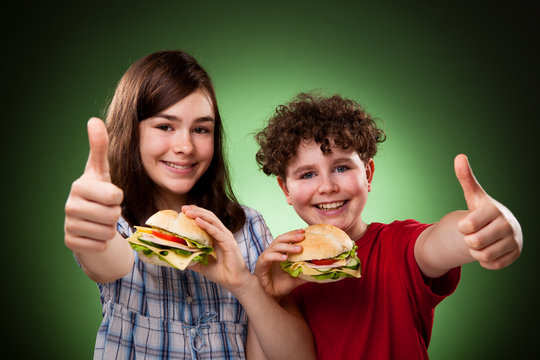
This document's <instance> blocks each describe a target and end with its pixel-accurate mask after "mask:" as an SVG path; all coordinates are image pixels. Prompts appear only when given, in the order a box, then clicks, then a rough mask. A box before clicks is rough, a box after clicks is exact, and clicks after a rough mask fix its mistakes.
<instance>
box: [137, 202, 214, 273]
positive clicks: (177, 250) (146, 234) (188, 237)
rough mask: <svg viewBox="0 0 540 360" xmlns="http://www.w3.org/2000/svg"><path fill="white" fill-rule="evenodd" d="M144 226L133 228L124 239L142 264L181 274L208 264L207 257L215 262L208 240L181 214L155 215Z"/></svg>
mask: <svg viewBox="0 0 540 360" xmlns="http://www.w3.org/2000/svg"><path fill="white" fill-rule="evenodd" d="M146 225H148V226H149V227H143V226H135V229H136V231H135V232H134V233H133V235H131V236H130V237H129V238H128V239H127V241H129V243H130V245H131V247H132V248H133V249H134V250H136V251H137V252H138V254H139V258H140V259H141V260H142V261H144V262H146V263H149V264H154V265H160V266H168V267H173V268H177V269H180V270H184V269H185V268H187V267H188V266H189V265H190V264H192V263H196V262H199V263H201V264H203V265H206V264H208V256H213V257H214V258H216V253H215V252H214V248H213V240H212V237H211V236H210V235H208V233H207V232H206V231H204V230H203V229H201V228H200V227H199V226H198V225H197V224H196V223H195V220H193V219H191V218H188V217H187V216H186V214H184V213H177V212H176V211H174V210H162V211H158V212H157V213H155V214H154V215H152V216H150V218H148V220H147V221H146Z"/></svg>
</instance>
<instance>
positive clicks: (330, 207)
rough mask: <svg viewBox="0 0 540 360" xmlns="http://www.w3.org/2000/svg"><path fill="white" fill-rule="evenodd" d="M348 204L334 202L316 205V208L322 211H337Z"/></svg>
mask: <svg viewBox="0 0 540 360" xmlns="http://www.w3.org/2000/svg"><path fill="white" fill-rule="evenodd" d="M346 202H347V201H334V202H329V203H323V204H316V205H315V206H316V207H317V208H319V209H321V210H326V211H330V210H337V209H339V208H341V207H343V205H345V203H346Z"/></svg>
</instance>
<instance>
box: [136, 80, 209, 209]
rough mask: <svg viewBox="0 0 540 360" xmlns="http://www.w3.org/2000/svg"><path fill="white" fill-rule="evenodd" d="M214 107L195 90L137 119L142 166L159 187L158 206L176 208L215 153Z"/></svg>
mask: <svg viewBox="0 0 540 360" xmlns="http://www.w3.org/2000/svg"><path fill="white" fill-rule="evenodd" d="M214 124H215V121H214V110H213V106H212V102H211V100H210V98H209V97H208V96H207V95H206V93H205V92H204V91H203V90H196V91H194V92H193V93H191V94H190V95H189V96H187V97H185V98H183V99H182V100H180V101H179V102H177V103H176V104H174V105H172V106H171V107H169V108H168V109H165V110H163V111H162V112H161V113H159V114H157V115H155V116H153V117H151V118H148V119H145V120H143V121H141V122H140V124H139V129H140V144H139V151H140V155H141V160H142V165H143V167H144V170H145V171H146V173H147V174H148V176H149V177H150V179H151V180H152V181H153V182H154V184H156V186H157V188H158V191H159V193H158V196H157V199H156V201H157V204H156V205H157V207H158V208H160V209H161V208H172V209H178V208H179V207H180V206H181V205H183V204H184V202H185V198H186V194H187V193H188V192H189V191H190V190H191V189H192V188H193V186H194V185H195V183H196V182H197V181H198V180H199V179H200V178H201V176H202V175H203V174H204V172H205V171H206V170H207V169H208V167H209V166H210V163H211V161H212V157H213V155H214Z"/></svg>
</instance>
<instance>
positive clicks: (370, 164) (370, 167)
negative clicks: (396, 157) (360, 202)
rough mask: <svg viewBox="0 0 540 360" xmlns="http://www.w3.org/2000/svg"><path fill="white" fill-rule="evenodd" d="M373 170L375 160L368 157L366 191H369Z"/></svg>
mask: <svg viewBox="0 0 540 360" xmlns="http://www.w3.org/2000/svg"><path fill="white" fill-rule="evenodd" d="M374 172H375V162H373V158H370V159H369V160H368V162H367V164H366V179H367V183H368V191H371V181H372V180H373V173H374Z"/></svg>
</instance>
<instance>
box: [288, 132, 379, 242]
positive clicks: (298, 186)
mask: <svg viewBox="0 0 540 360" xmlns="http://www.w3.org/2000/svg"><path fill="white" fill-rule="evenodd" d="M330 140H331V139H330ZM373 171H374V166H373V160H371V159H370V160H369V162H368V163H367V164H364V162H363V161H362V160H361V159H360V156H359V155H358V153H357V152H356V151H355V150H352V149H342V148H340V147H335V148H332V152H331V153H329V154H326V155H325V154H323V153H322V152H321V150H320V144H317V143H316V142H315V141H309V142H308V141H303V142H301V143H300V145H299V146H298V150H297V153H296V155H295V156H294V157H293V158H292V159H291V160H290V161H289V164H288V165H287V174H286V178H285V180H283V179H282V178H278V183H279V185H280V187H281V188H282V190H283V192H284V193H285V197H286V198H287V202H288V203H289V204H290V205H292V206H293V207H294V210H295V211H296V213H297V214H298V215H299V216H300V217H301V218H302V220H304V221H305V222H306V223H307V224H308V225H313V224H330V225H334V226H337V227H338V228H340V229H342V230H344V231H345V232H346V233H347V234H348V235H349V236H350V237H351V238H352V239H353V240H356V239H358V238H359V237H360V236H361V235H362V234H363V233H364V231H365V230H366V228H367V225H366V224H365V223H364V222H363V221H362V218H361V215H362V211H363V210H364V207H365V205H366V201H367V196H368V192H369V191H371V180H372V176H373Z"/></svg>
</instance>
